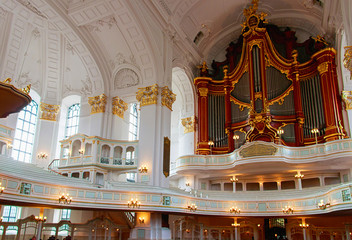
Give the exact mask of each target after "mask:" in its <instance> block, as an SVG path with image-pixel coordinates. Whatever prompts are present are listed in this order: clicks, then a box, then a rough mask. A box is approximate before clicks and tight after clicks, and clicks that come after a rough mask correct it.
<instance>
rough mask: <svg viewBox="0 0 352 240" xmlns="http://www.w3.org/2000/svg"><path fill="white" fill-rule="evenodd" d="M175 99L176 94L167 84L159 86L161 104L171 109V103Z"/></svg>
mask: <svg viewBox="0 0 352 240" xmlns="http://www.w3.org/2000/svg"><path fill="white" fill-rule="evenodd" d="M175 100H176V94H174V93H173V92H172V91H171V90H170V89H169V88H168V87H167V86H165V87H162V88H161V105H163V106H165V107H167V108H168V109H170V110H171V111H172V104H173V103H174V102H175Z"/></svg>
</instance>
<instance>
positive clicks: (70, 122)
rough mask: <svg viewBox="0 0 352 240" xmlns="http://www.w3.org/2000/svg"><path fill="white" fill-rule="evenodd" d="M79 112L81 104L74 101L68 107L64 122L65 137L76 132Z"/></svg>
mask: <svg viewBox="0 0 352 240" xmlns="http://www.w3.org/2000/svg"><path fill="white" fill-rule="evenodd" d="M80 112H81V105H80V104H79V103H74V104H72V105H71V106H69V107H68V109H67V116H66V124H65V138H69V137H71V136H72V135H75V134H76V133H77V132H78V127H79V116H80Z"/></svg>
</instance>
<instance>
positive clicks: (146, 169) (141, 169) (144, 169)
mask: <svg viewBox="0 0 352 240" xmlns="http://www.w3.org/2000/svg"><path fill="white" fill-rule="evenodd" d="M138 171H139V172H140V173H148V168H147V167H146V166H141V167H140V168H139V169H138Z"/></svg>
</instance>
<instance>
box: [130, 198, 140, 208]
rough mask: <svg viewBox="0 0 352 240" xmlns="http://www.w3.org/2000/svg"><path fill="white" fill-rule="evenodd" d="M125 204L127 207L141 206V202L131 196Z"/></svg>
mask: <svg viewBox="0 0 352 240" xmlns="http://www.w3.org/2000/svg"><path fill="white" fill-rule="evenodd" d="M127 206H128V207H129V208H131V207H132V208H139V207H140V206H141V202H139V201H138V199H136V200H134V199H133V198H131V200H130V201H128V202H127Z"/></svg>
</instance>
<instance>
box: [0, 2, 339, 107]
mask: <svg viewBox="0 0 352 240" xmlns="http://www.w3.org/2000/svg"><path fill="white" fill-rule="evenodd" d="M250 4H251V2H250V0H236V1H234V0H4V1H1V3H0V7H1V10H2V20H1V21H2V24H1V27H0V28H1V29H0V30H1V31H2V33H3V34H2V35H3V36H2V39H1V40H2V42H3V43H7V44H10V45H11V44H12V45H11V46H9V47H7V48H6V47H4V46H2V48H0V50H1V51H2V57H1V58H2V60H3V63H2V64H3V65H2V66H3V69H6V70H5V71H3V72H2V76H3V77H7V76H10V77H13V78H14V79H17V80H16V81H17V82H18V83H19V84H22V83H21V81H22V82H28V81H29V82H31V81H32V83H33V85H34V88H35V89H36V90H37V91H39V92H41V93H42V95H44V96H45V98H46V99H48V100H47V101H49V102H50V101H52V102H55V101H58V99H61V98H62V97H64V96H65V95H67V94H70V93H77V94H83V95H87V96H88V95H89V96H92V95H94V94H100V93H102V92H106V93H108V94H111V95H116V94H120V95H121V94H122V95H125V96H128V95H131V94H132V93H133V94H134V93H135V87H139V86H146V85H148V84H154V83H155V82H156V79H165V81H168V80H167V77H165V75H167V74H170V75H171V74H172V71H171V69H170V70H167V68H171V67H175V66H177V67H181V68H182V69H184V70H186V73H187V74H188V77H189V78H192V77H193V76H192V71H193V70H194V69H195V68H194V67H195V66H196V65H197V64H199V62H201V61H202V60H206V61H208V62H209V61H211V60H213V59H217V60H223V58H224V52H225V49H226V47H227V46H228V44H229V43H230V42H231V41H234V40H236V39H237V38H238V36H239V35H240V33H241V30H242V27H241V23H243V21H244V16H243V10H244V9H245V8H246V7H248V6H249V5H250ZM258 11H259V12H264V13H267V14H268V16H267V20H268V21H269V22H270V23H273V24H276V25H278V26H279V27H283V28H285V27H290V28H291V29H293V30H295V31H296V33H297V34H296V36H297V37H298V40H299V41H303V40H305V39H307V38H308V36H316V35H322V36H324V37H325V38H326V39H327V40H328V41H330V42H332V43H334V41H335V33H336V31H337V30H338V29H340V28H341V22H342V20H341V17H340V16H341V14H340V5H339V1H334V0H324V1H322V0H320V1H318V0H280V1H278V0H260V1H259V8H258ZM200 32H201V34H200V35H199V33H200ZM197 35H198V38H197V39H196V37H197ZM165 39H168V40H170V41H171V42H172V53H171V54H170V51H169V52H168V50H167V47H168V45H167V44H166V43H165ZM16 41H17V42H16ZM168 54H169V55H168ZM165 58H172V61H173V65H168V61H167V59H165ZM9 66H12V68H13V70H11V69H12V68H11V67H9ZM35 69H36V70H35ZM34 70H35V71H34ZM41 79H45V80H46V82H45V83H43V82H41ZM36 85H37V86H36Z"/></svg>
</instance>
